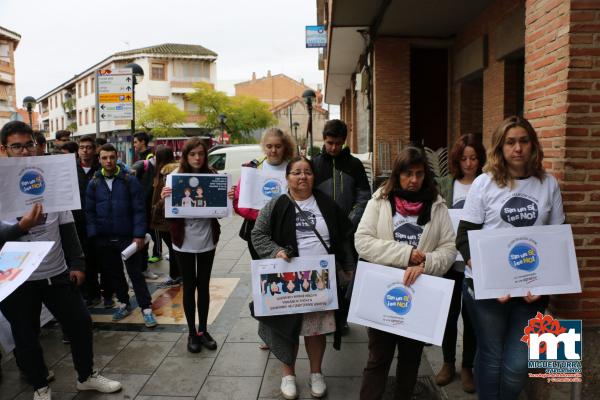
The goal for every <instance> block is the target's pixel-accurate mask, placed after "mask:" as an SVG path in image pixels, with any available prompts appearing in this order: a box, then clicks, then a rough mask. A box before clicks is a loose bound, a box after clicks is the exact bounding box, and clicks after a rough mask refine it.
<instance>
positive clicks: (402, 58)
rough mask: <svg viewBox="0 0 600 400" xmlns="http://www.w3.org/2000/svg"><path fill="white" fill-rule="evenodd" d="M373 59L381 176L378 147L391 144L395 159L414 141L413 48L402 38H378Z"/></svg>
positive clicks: (392, 156) (375, 148)
mask: <svg viewBox="0 0 600 400" xmlns="http://www.w3.org/2000/svg"><path fill="white" fill-rule="evenodd" d="M373 60H374V62H373V106H374V109H375V110H377V111H376V112H375V113H374V116H373V119H374V120H373V135H374V137H373V139H374V140H373V143H375V146H374V149H373V153H374V155H373V161H374V164H373V165H374V166H375V167H376V172H375V173H376V175H380V174H381V171H380V170H379V167H378V161H377V160H378V157H379V154H378V146H377V144H378V143H389V144H390V149H391V159H392V160H393V159H394V158H395V157H396V154H397V153H398V149H399V148H400V145H401V144H402V145H405V144H408V143H409V142H410V46H409V44H408V42H407V41H406V40H404V39H400V38H393V37H380V38H377V40H376V42H375V48H374V56H373Z"/></svg>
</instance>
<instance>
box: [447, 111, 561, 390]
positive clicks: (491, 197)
mask: <svg viewBox="0 0 600 400" xmlns="http://www.w3.org/2000/svg"><path fill="white" fill-rule="evenodd" d="M543 158H544V153H543V151H542V147H541V145H540V143H539V141H538V137H537V134H536V132H535V130H534V129H533V127H532V126H531V124H530V123H529V122H528V121H527V120H526V119H524V118H522V117H518V116H513V117H509V118H507V119H505V120H504V121H503V122H502V124H500V126H499V127H498V128H497V129H496V131H495V132H494V134H493V136H492V147H491V148H490V150H489V151H488V161H487V164H486V166H485V168H484V171H485V172H486V173H485V174H482V175H480V176H479V177H477V179H475V181H474V182H473V184H472V185H471V190H469V194H468V195H467V200H466V202H465V206H464V214H463V217H462V220H461V222H460V224H459V227H458V233H457V238H456V246H457V248H458V249H459V250H460V252H461V254H462V256H463V258H464V259H465V260H467V267H466V268H465V280H464V284H463V298H464V299H465V303H466V305H467V308H468V310H469V314H470V315H471V317H472V321H473V326H474V328H475V335H476V337H477V354H476V356H475V383H476V386H477V393H478V396H479V398H480V399H486V400H494V399H505V400H508V399H517V398H518V397H519V393H520V392H521V390H522V389H523V387H524V386H525V383H526V381H527V361H528V356H527V346H526V345H525V344H524V343H523V342H521V337H522V335H523V329H524V327H525V326H527V324H528V321H529V319H531V318H534V317H535V315H536V313H537V312H538V311H539V312H542V313H543V312H544V311H545V309H546V306H547V304H548V297H547V296H542V297H540V296H537V295H531V293H529V294H528V295H527V296H525V297H518V298H511V297H510V296H508V295H507V296H503V297H500V298H498V299H486V300H475V296H474V289H473V281H472V272H471V254H470V249H469V239H468V234H467V232H468V231H469V230H474V229H500V228H511V227H524V226H533V225H557V224H562V223H563V222H564V220H565V216H564V213H563V204H562V198H561V194H560V188H559V186H558V182H557V180H556V178H554V176H552V175H550V174H547V173H546V171H545V170H544V168H543V166H542V160H543ZM523 208H524V209H526V210H528V212H520V210H522V209H523ZM484 262H485V260H484Z"/></svg>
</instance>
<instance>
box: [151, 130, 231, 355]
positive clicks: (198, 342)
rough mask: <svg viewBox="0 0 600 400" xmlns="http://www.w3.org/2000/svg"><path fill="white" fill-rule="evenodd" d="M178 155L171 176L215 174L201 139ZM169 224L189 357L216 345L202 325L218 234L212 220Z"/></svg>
mask: <svg viewBox="0 0 600 400" xmlns="http://www.w3.org/2000/svg"><path fill="white" fill-rule="evenodd" d="M181 153H182V154H181V161H180V164H179V168H178V169H177V170H175V171H173V173H204V174H206V173H215V171H214V170H211V169H210V168H209V166H208V157H207V154H208V149H207V147H206V144H205V143H204V142H203V141H202V140H201V139H199V138H192V139H189V140H188V141H187V142H185V144H184V145H183V149H182V151H181ZM171 194H172V188H171V187H169V186H165V187H164V188H163V189H162V192H161V198H162V199H163V200H164V199H165V198H166V197H169V196H171ZM170 223H171V228H170V231H171V239H172V241H173V252H174V253H175V257H176V258H177V264H178V265H179V268H180V270H181V276H182V278H183V311H184V312H185V318H186V320H187V324H188V330H189V337H188V345H187V349H188V351H189V352H190V353H198V352H200V351H201V350H202V346H204V347H206V348H207V349H209V350H215V349H216V348H217V342H216V341H215V340H214V339H213V338H212V336H211V335H210V334H209V333H208V332H207V331H206V325H207V320H208V308H209V305H210V295H209V290H208V289H209V283H210V274H211V271H212V265H213V260H214V257H215V248H216V247H217V241H218V240H219V234H220V233H221V228H220V225H219V221H217V220H216V219H215V218H176V219H172V220H170ZM196 292H197V300H196ZM196 312H198V328H197V329H196V326H195V320H196Z"/></svg>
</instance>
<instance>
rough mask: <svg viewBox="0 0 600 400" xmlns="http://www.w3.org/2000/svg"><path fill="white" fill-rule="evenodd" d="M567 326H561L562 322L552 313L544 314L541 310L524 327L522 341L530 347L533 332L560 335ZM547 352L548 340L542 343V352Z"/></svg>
mask: <svg viewBox="0 0 600 400" xmlns="http://www.w3.org/2000/svg"><path fill="white" fill-rule="evenodd" d="M566 331H567V328H564V327H562V326H560V322H559V321H558V320H555V319H554V318H553V317H552V316H551V315H544V314H542V313H541V312H538V313H537V314H536V316H535V318H532V319H530V320H529V325H527V326H526V327H525V329H523V333H524V335H523V337H522V338H521V342H523V343H527V347H529V335H530V334H532V333H537V334H538V335H542V334H544V333H552V334H554V335H557V336H558V335H560V334H561V333H565V332H566ZM545 352H546V342H541V343H540V354H542V353H545Z"/></svg>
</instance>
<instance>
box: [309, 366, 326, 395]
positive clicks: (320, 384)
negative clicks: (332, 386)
mask: <svg viewBox="0 0 600 400" xmlns="http://www.w3.org/2000/svg"><path fill="white" fill-rule="evenodd" d="M325 392H327V385H326V384H325V379H324V378H323V374H321V373H318V372H317V373H316V374H310V394H311V395H312V396H313V397H316V398H317V399H320V398H321V397H323V396H325Z"/></svg>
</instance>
